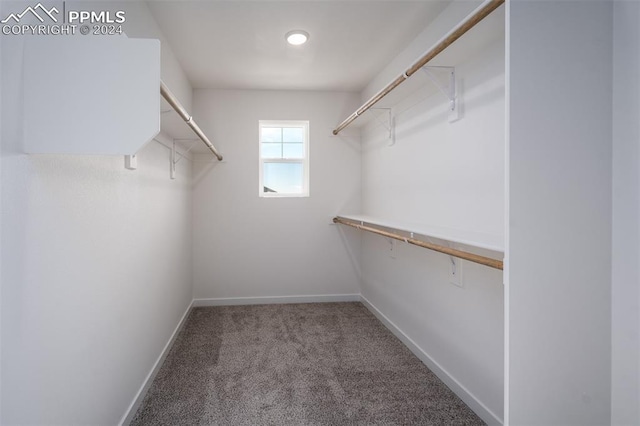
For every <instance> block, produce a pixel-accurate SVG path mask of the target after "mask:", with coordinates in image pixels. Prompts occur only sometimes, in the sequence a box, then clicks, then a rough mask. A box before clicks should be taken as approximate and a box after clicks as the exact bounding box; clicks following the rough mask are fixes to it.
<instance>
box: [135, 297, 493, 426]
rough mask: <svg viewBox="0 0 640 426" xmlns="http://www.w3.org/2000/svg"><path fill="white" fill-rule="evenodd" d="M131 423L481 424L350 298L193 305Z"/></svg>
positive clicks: (391, 335) (362, 307)
mask: <svg viewBox="0 0 640 426" xmlns="http://www.w3.org/2000/svg"><path fill="white" fill-rule="evenodd" d="M131 424H132V425H371V424H378V425H481V424H484V423H483V422H482V421H481V420H480V418H478V417H477V416H476V415H475V414H474V413H473V412H472V411H471V410H470V409H469V408H468V407H467V406H466V405H465V404H464V403H463V402H462V401H461V400H460V399H459V398H458V397H457V396H456V395H454V394H453V392H451V391H450V390H449V389H448V388H447V387H446V386H445V385H444V384H443V383H442V382H441V381H440V380H439V379H438V378H437V377H436V376H435V375H434V374H433V373H432V372H431V371H429V369H428V368H427V367H425V365H424V364H423V363H422V362H421V361H420V360H419V359H418V358H416V357H415V356H414V355H413V354H412V353H411V352H410V351H409V350H408V349H407V348H406V347H405V346H404V345H403V344H402V343H401V342H400V341H399V340H398V339H397V338H396V337H395V336H393V334H391V333H390V332H389V331H388V330H387V329H386V328H385V327H384V326H383V325H382V324H381V323H380V322H379V321H378V320H377V319H376V318H375V317H374V316H373V315H372V314H371V313H370V312H369V311H368V310H367V309H366V308H365V307H364V306H363V305H362V304H360V303H318V304H296V305H254V306H225V307H212V308H195V309H193V310H192V311H191V314H190V315H189V318H188V320H187V322H186V324H185V327H184V329H183V330H182V332H181V333H180V335H179V336H178V337H177V339H176V341H175V343H174V345H173V348H172V349H171V351H170V352H169V355H168V356H167V359H166V360H165V362H164V364H163V366H162V368H161V369H160V371H159V372H158V375H157V376H156V379H155V380H154V382H153V384H152V385H151V388H150V389H149V392H148V393H147V396H146V397H145V399H144V401H143V402H142V405H141V406H140V409H139V410H138V412H137V413H136V415H135V417H134V419H133V421H132V423H131Z"/></svg>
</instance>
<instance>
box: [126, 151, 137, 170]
mask: <svg viewBox="0 0 640 426" xmlns="http://www.w3.org/2000/svg"><path fill="white" fill-rule="evenodd" d="M124 168H125V169H127V170H136V169H137V168H138V157H136V155H135V154H133V155H125V156H124Z"/></svg>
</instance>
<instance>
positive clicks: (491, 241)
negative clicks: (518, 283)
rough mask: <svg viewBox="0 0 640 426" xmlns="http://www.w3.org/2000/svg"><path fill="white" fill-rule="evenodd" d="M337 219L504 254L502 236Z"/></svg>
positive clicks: (352, 217) (366, 218) (357, 217)
mask: <svg viewBox="0 0 640 426" xmlns="http://www.w3.org/2000/svg"><path fill="white" fill-rule="evenodd" d="M337 217H338V218H343V219H347V220H349V221H351V222H359V223H364V224H370V225H374V226H379V227H383V228H390V229H394V230H397V231H401V232H406V233H414V234H418V235H422V236H425V237H430V238H436V239H438V240H444V241H448V242H451V243H455V244H463V245H465V246H469V247H475V248H480V249H485V250H491V251H495V252H497V253H504V237H502V236H501V235H495V234H488V233H484V232H476V231H468V230H461V229H456V228H448V227H443V226H432V225H425V224H417V223H408V222H401V221H394V220H388V219H382V218H377V217H371V216H365V215H352V214H349V215H345V214H341V215H338V216H337Z"/></svg>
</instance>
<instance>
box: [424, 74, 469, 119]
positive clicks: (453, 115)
mask: <svg viewBox="0 0 640 426" xmlns="http://www.w3.org/2000/svg"><path fill="white" fill-rule="evenodd" d="M434 70H445V71H447V73H448V75H449V85H448V86H445V85H444V84H442V82H441V81H440V79H439V78H438V77H437V76H436V75H435V74H434V72H433V71H434ZM422 71H424V73H425V74H426V76H427V77H429V80H431V82H432V83H433V84H434V85H435V86H436V87H437V88H438V89H439V90H440V92H442V94H444V95H445V96H446V97H447V99H449V123H453V122H454V121H457V120H459V119H460V118H461V117H460V105H458V92H457V88H456V68H455V67H437V66H424V67H422Z"/></svg>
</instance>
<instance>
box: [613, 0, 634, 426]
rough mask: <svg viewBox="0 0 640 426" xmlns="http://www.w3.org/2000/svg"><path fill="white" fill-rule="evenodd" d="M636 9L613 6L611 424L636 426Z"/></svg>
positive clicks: (631, 4) (623, 3) (626, 4)
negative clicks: (633, 425)
mask: <svg viewBox="0 0 640 426" xmlns="http://www.w3.org/2000/svg"><path fill="white" fill-rule="evenodd" d="M639 20H640V3H639V2H637V1H616V2H614V32H613V46H614V50H613V259H612V260H613V274H612V281H613V282H612V336H611V341H612V352H611V358H612V372H611V374H612V377H611V424H613V425H632V424H640V269H639V268H640V266H639V265H640V223H639V220H640V175H639V173H638V170H639V168H640V167H639V166H640V158H639V157H640V122H639V121H638V117H639V116H640V77H639V76H640V27H638V21H639Z"/></svg>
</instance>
